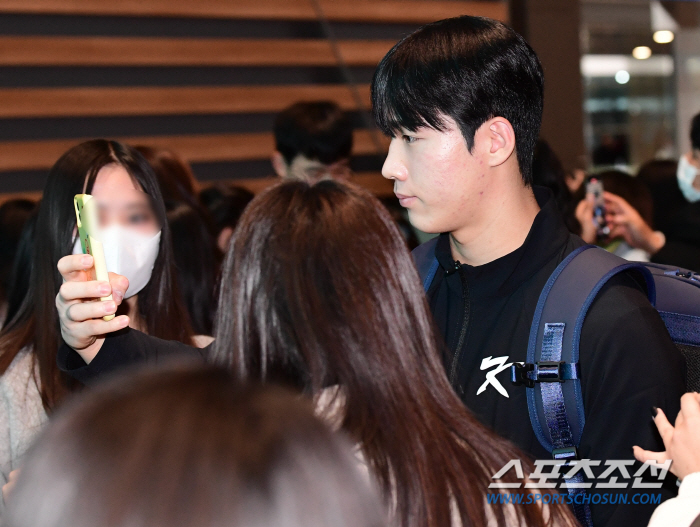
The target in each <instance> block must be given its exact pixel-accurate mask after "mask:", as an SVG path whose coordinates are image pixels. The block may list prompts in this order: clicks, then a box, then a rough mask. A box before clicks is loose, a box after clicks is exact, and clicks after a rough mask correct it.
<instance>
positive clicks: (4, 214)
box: [0, 199, 36, 327]
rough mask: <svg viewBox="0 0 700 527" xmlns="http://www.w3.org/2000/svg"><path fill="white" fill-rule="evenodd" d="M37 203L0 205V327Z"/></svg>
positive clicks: (24, 202) (22, 202)
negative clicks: (22, 241) (24, 234)
mask: <svg viewBox="0 0 700 527" xmlns="http://www.w3.org/2000/svg"><path fill="white" fill-rule="evenodd" d="M35 208H36V203H35V202H34V201H32V200H29V199H12V200H8V201H6V202H5V203H3V204H2V205H0V327H2V324H3V322H4V320H5V316H6V314H7V302H8V294H9V289H10V284H11V282H10V275H11V274H12V263H13V261H14V258H15V254H16V253H17V245H18V244H19V239H20V235H21V233H22V229H23V227H24V224H25V223H26V222H27V220H28V219H29V218H30V217H31V215H32V213H33V212H34V209H35Z"/></svg>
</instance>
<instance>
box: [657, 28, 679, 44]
mask: <svg viewBox="0 0 700 527" xmlns="http://www.w3.org/2000/svg"><path fill="white" fill-rule="evenodd" d="M674 38H675V35H674V34H673V31H668V30H663V31H655V32H654V42H656V43H657V44H668V43H669V42H673V39H674Z"/></svg>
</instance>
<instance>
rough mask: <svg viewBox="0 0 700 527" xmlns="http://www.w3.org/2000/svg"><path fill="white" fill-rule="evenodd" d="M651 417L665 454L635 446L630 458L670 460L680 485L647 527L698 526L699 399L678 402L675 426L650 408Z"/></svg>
mask: <svg viewBox="0 0 700 527" xmlns="http://www.w3.org/2000/svg"><path fill="white" fill-rule="evenodd" d="M652 417H653V418H654V424H655V425H656V427H657V428H658V430H659V433H660V434H661V437H662V438H663V441H664V447H665V450H664V451H663V452H650V451H648V450H643V449H642V448H640V447H638V446H635V447H634V456H635V457H636V458H637V459H638V460H639V461H642V462H645V461H655V462H657V463H665V462H666V461H668V460H672V463H671V472H672V473H673V474H674V475H676V476H677V477H678V479H680V480H681V485H680V489H679V491H678V497H677V498H673V499H671V500H668V501H667V502H665V503H663V504H662V505H661V506H660V507H659V508H658V509H656V511H655V512H654V515H653V516H652V517H651V521H650V522H649V527H666V526H668V525H673V526H674V527H696V526H697V525H700V395H699V394H697V393H687V394H685V395H684V396H683V397H682V398H681V410H680V412H679V413H678V417H676V421H675V426H673V425H672V424H671V423H670V422H669V421H668V418H667V417H666V414H665V413H664V412H663V410H661V409H660V408H652ZM691 524H692V525H691Z"/></svg>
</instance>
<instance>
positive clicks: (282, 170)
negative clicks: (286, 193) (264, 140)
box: [270, 150, 289, 178]
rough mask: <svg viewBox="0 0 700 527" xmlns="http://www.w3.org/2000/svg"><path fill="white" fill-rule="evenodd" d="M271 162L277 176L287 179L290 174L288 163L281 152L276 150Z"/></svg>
mask: <svg viewBox="0 0 700 527" xmlns="http://www.w3.org/2000/svg"><path fill="white" fill-rule="evenodd" d="M270 161H271V162H272V168H273V169H274V170H275V174H277V175H278V176H279V177H281V178H285V177H287V173H288V172H289V170H288V168H287V163H286V161H285V160H284V156H283V155H282V154H281V153H280V152H279V151H277V150H275V151H274V152H272V156H271V157H270Z"/></svg>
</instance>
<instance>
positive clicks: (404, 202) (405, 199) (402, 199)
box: [394, 192, 416, 207]
mask: <svg viewBox="0 0 700 527" xmlns="http://www.w3.org/2000/svg"><path fill="white" fill-rule="evenodd" d="M394 194H395V195H396V197H397V198H398V199H399V203H400V204H401V206H402V207H406V206H408V205H410V204H411V203H413V201H414V200H415V199H416V197H415V196H406V195H405V194H399V193H398V192H394Z"/></svg>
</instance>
